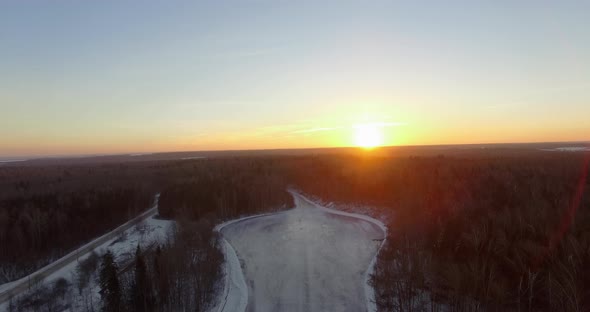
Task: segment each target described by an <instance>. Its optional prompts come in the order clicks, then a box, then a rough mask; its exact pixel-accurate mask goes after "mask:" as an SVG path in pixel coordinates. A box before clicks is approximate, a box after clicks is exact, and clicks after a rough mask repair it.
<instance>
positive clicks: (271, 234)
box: [218, 192, 386, 311]
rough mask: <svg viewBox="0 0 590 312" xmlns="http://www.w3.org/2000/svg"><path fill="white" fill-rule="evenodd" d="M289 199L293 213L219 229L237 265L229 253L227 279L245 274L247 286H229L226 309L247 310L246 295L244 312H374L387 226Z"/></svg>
mask: <svg viewBox="0 0 590 312" xmlns="http://www.w3.org/2000/svg"><path fill="white" fill-rule="evenodd" d="M292 194H293V196H294V198H295V204H296V208H294V209H291V210H288V211H284V212H279V213H275V214H268V215H262V216H254V217H250V218H244V219H240V220H235V221H233V222H231V223H230V224H224V225H223V226H221V227H219V228H218V230H219V231H220V232H221V233H222V234H223V237H224V238H225V239H226V240H227V242H228V243H229V245H231V246H228V247H233V250H235V253H236V254H237V258H239V262H238V261H236V260H237V259H232V257H231V255H230V256H228V251H227V248H226V257H227V259H228V261H227V264H226V266H227V269H226V273H227V271H228V270H229V273H232V275H235V272H237V271H240V270H241V271H242V272H243V274H244V276H243V280H244V282H240V281H239V278H237V283H236V284H235V285H229V288H228V285H226V293H225V294H224V296H225V297H226V298H228V299H227V300H226V302H244V299H243V298H240V297H242V296H244V295H245V294H247V305H246V307H245V310H247V311H366V310H373V309H374V305H373V304H371V301H372V299H373V292H372V289H371V288H370V287H369V286H368V285H367V279H368V274H369V273H370V272H371V270H372V265H373V264H374V261H375V255H376V253H377V251H378V249H379V248H380V246H381V244H382V240H383V239H384V237H385V231H386V229H385V227H384V226H383V224H381V223H380V222H379V221H376V220H374V219H372V218H369V217H367V216H362V215H356V214H352V213H345V212H340V211H336V210H332V209H327V208H324V207H321V206H319V205H316V204H314V203H312V202H311V201H309V200H307V199H306V198H304V197H303V196H301V195H300V194H298V193H295V192H292ZM233 250H230V251H229V253H230V254H231V252H232V251H233ZM238 264H241V268H240V267H236V266H237V265H238ZM229 279H231V280H232V281H233V280H234V278H233V276H229V278H227V279H226V284H227V283H228V280H229ZM244 284H245V285H246V286H247V289H246V290H244V289H243V287H244ZM220 311H244V306H243V304H242V305H237V307H236V308H233V310H230V309H223V308H222V309H220Z"/></svg>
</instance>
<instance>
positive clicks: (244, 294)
mask: <svg viewBox="0 0 590 312" xmlns="http://www.w3.org/2000/svg"><path fill="white" fill-rule="evenodd" d="M271 214H272V213H266V214H260V215H254V216H248V217H244V218H239V219H235V220H231V221H227V222H224V223H222V224H219V225H217V226H216V227H215V229H214V231H216V232H219V233H220V232H221V230H223V228H225V227H226V226H229V225H232V224H234V223H237V222H241V221H244V220H249V219H252V218H258V217H262V216H267V215H271ZM221 243H222V245H223V249H222V252H223V254H224V257H225V265H224V268H223V270H224V276H225V281H224V285H223V287H224V288H223V293H222V295H221V296H220V298H219V300H218V302H217V304H216V306H215V307H214V308H213V309H211V311H217V312H243V311H246V306H247V304H248V286H247V285H246V282H245V281H244V273H243V272H242V267H241V265H240V260H239V259H238V256H237V255H236V252H235V250H234V248H233V247H232V245H231V244H230V243H229V242H228V241H227V240H226V239H225V238H224V237H223V235H222V236H221Z"/></svg>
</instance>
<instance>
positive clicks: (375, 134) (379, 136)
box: [354, 124, 383, 149]
mask: <svg viewBox="0 0 590 312" xmlns="http://www.w3.org/2000/svg"><path fill="white" fill-rule="evenodd" d="M354 128H355V133H354V143H355V144H356V146H358V147H362V148H367V149H369V148H374V147H377V146H381V145H382V144H383V133H382V132H381V129H380V128H379V126H378V125H375V124H361V125H356V126H355V127H354Z"/></svg>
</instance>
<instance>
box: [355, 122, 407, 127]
mask: <svg viewBox="0 0 590 312" xmlns="http://www.w3.org/2000/svg"><path fill="white" fill-rule="evenodd" d="M367 125H370V126H372V127H378V128H384V127H401V126H405V125H407V123H406V122H394V121H391V122H385V121H379V122H368V123H361V124H356V125H354V126H353V128H358V127H364V126H367Z"/></svg>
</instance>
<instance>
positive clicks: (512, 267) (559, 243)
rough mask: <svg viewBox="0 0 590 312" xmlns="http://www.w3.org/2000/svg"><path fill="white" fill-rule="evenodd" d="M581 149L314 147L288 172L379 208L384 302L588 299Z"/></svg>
mask: <svg viewBox="0 0 590 312" xmlns="http://www.w3.org/2000/svg"><path fill="white" fill-rule="evenodd" d="M588 160H589V158H588V157H587V156H584V155H580V154H575V153H574V154H565V155H556V154H552V153H538V154H536V155H535V156H531V155H529V156H523V157H494V158H486V157H476V158H465V157H461V158H445V157H428V158H419V157H410V158H403V159H395V158H366V157H340V158H338V157H329V158H328V157H314V158H305V159H301V160H300V161H298V163H297V165H296V166H297V167H302V168H306V170H300V171H292V173H294V175H293V176H292V178H293V179H294V180H295V181H296V183H297V185H298V186H299V187H300V188H301V189H302V190H304V191H306V192H307V193H309V194H314V195H316V196H319V197H321V198H322V199H323V200H329V201H336V202H342V203H350V202H354V203H365V204H370V205H371V206H374V207H379V208H377V209H376V210H377V211H376V214H377V215H381V216H387V217H388V218H387V219H388V220H389V222H388V223H389V224H388V227H389V233H388V234H389V235H388V238H387V240H386V243H385V245H384V247H383V249H382V250H381V252H380V254H379V257H378V261H377V266H376V272H375V275H374V276H373V278H372V282H373V284H374V286H375V288H376V297H377V298H376V300H377V304H378V307H379V309H380V310H381V311H439V310H441V309H442V308H443V307H444V308H445V310H447V309H450V310H451V311H490V310H491V311H505V310H515V311H588V310H590V267H588V265H587V264H588V263H590V235H589V233H590V196H589V194H590V182H589V180H586V179H584V178H585V177H586V175H587V174H588V167H587V165H588Z"/></svg>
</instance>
